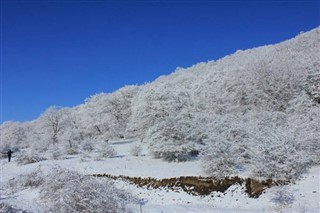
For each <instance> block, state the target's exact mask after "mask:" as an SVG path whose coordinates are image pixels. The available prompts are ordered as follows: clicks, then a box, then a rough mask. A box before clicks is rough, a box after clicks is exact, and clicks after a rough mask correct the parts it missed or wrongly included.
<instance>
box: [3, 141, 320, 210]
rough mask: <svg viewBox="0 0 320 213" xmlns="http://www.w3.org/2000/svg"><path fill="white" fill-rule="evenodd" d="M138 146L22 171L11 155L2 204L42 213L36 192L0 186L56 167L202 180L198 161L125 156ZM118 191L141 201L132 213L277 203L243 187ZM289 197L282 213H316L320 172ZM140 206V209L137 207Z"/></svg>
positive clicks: (261, 207)
mask: <svg viewBox="0 0 320 213" xmlns="http://www.w3.org/2000/svg"><path fill="white" fill-rule="evenodd" d="M135 143H139V142H138V141H133V140H130V141H126V142H124V141H118V142H110V144H111V146H113V147H114V148H115V149H116V151H117V153H118V157H115V158H106V159H102V160H100V161H95V160H94V156H95V154H96V153H94V152H93V153H90V154H89V156H90V157H88V159H87V161H85V162H84V161H82V160H81V155H75V156H72V157H69V158H67V159H61V160H46V161H41V162H38V163H34V164H27V165H23V166H19V165H17V163H16V162H15V156H14V157H13V159H12V162H10V163H8V162H7V160H6V159H2V160H1V161H0V163H1V189H2V190H1V201H3V202H5V203H9V204H10V205H12V206H13V207H15V208H16V209H24V210H29V211H31V212H45V208H44V207H43V205H42V204H41V203H40V201H39V199H37V198H38V195H39V193H38V190H37V189H33V188H29V189H26V190H23V191H19V192H17V193H15V194H13V195H7V193H5V192H6V191H8V190H9V189H7V188H6V187H5V183H6V182H7V181H8V180H10V179H11V178H13V177H17V176H18V175H21V174H28V173H30V172H31V171H34V170H35V169H37V168H39V167H40V168H42V169H43V170H45V171H48V170H50V169H51V168H52V167H53V166H55V165H59V166H61V167H63V168H68V169H70V170H73V171H77V172H80V173H82V174H101V173H107V174H113V175H127V176H132V177H155V178H159V179H160V178H165V177H176V176H187V175H190V176H201V175H203V172H202V171H201V169H200V168H201V166H200V165H199V160H194V161H190V162H179V163H178V162H165V161H162V160H160V159H152V158H151V156H150V155H148V153H147V152H146V149H145V148H146V147H143V148H144V152H143V153H144V154H143V156H138V157H135V156H132V155H130V151H129V150H130V147H131V146H132V145H133V144H135ZM114 184H115V186H116V187H117V188H120V189H124V190H126V191H127V192H128V193H131V194H132V195H133V196H135V197H137V198H138V199H140V201H141V202H136V203H133V204H131V205H130V208H131V209H132V210H133V212H137V213H138V212H140V207H141V208H142V212H150V213H153V212H154V213H156V212H159V213H160V212H170V213H185V212H190V213H191V212H203V213H206V212H240V213H242V212H274V211H278V209H277V204H276V203H274V202H273V201H272V197H273V195H274V191H275V190H276V188H277V187H274V188H270V189H267V190H266V191H265V193H263V194H262V195H261V196H260V197H259V198H258V199H254V198H249V197H248V196H247V194H246V193H244V189H243V186H240V185H233V186H231V187H230V188H229V189H228V190H227V191H226V192H225V193H220V192H214V193H211V194H210V195H208V196H194V195H190V194H187V193H186V192H184V191H172V190H170V189H163V188H162V189H147V188H143V187H138V186H136V185H132V184H129V183H127V182H124V181H121V180H115V181H114ZM289 188H290V192H292V193H293V197H294V202H293V204H292V205H290V206H287V207H286V209H285V211H283V212H319V210H320V207H319V200H320V194H319V193H320V167H319V166H317V167H313V168H311V169H310V170H309V171H308V173H306V174H304V175H303V176H302V177H301V178H300V179H299V180H298V181H296V183H292V184H290V185H289ZM140 204H142V205H141V206H140Z"/></svg>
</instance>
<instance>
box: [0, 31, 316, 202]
mask: <svg viewBox="0 0 320 213" xmlns="http://www.w3.org/2000/svg"><path fill="white" fill-rule="evenodd" d="M319 124H320V28H319V27H318V28H316V29H314V30H312V31H309V32H306V33H301V34H299V35H297V36H296V37H295V38H293V39H290V40H287V41H284V42H282V43H279V44H276V45H267V46H262V47H258V48H254V49H249V50H238V51H237V52H235V53H234V54H232V55H229V56H226V57H224V58H222V59H220V60H217V61H209V62H202V63H199V64H196V65H194V66H192V67H189V68H177V69H176V70H175V71H174V72H173V73H172V74H170V75H168V76H160V77H159V78H157V79H156V80H154V81H153V82H149V83H146V84H144V85H132V86H125V87H123V88H120V89H119V90H117V91H115V92H113V93H108V94H106V93H100V94H96V95H93V96H92V97H90V98H87V99H86V100H85V102H84V103H83V104H81V105H79V106H76V107H72V108H66V107H56V106H52V107H49V108H48V109H47V110H46V111H45V112H44V113H43V114H42V115H41V116H39V118H38V119H36V120H33V121H30V122H13V121H8V122H5V123H3V124H2V125H1V126H0V128H1V147H0V149H1V151H2V152H3V153H5V152H6V151H7V150H9V149H11V150H12V151H13V152H14V153H15V155H16V156H17V159H16V162H17V163H18V164H19V165H25V164H29V163H34V162H38V161H41V160H45V159H55V160H56V159H62V158H64V157H65V156H70V155H77V154H83V153H90V152H93V151H96V152H98V153H99V156H98V157H100V158H108V157H113V156H115V155H116V151H115V150H114V149H113V148H112V146H110V144H109V142H110V141H114V140H118V139H135V140H138V141H139V143H138V144H137V145H136V146H135V147H132V150H131V151H132V153H133V155H135V156H139V154H140V153H141V146H145V147H148V152H149V153H150V155H152V157H153V158H155V159H158V158H159V159H162V160H163V161H170V162H171V161H174V162H181V161H183V162H185V161H193V160H199V162H200V165H201V167H202V171H203V172H204V174H206V175H207V176H213V177H217V178H224V177H227V176H246V177H250V178H257V179H268V178H272V179H279V180H296V179H297V178H298V177H300V176H301V175H302V174H304V173H305V171H306V170H307V169H308V168H311V167H312V166H314V165H319V164H320V156H319V153H320V125H319ZM73 175H74V174H73ZM118 193H120V192H118ZM120 197H121V196H120Z"/></svg>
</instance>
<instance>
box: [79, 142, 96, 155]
mask: <svg viewBox="0 0 320 213" xmlns="http://www.w3.org/2000/svg"><path fill="white" fill-rule="evenodd" d="M81 148H82V150H84V151H86V152H92V151H93V150H94V143H93V142H92V141H89V140H87V141H84V142H83V143H82V146H81Z"/></svg>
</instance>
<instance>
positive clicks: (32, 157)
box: [15, 152, 47, 165]
mask: <svg viewBox="0 0 320 213" xmlns="http://www.w3.org/2000/svg"><path fill="white" fill-rule="evenodd" d="M43 160H47V159H46V158H45V157H41V156H39V154H37V153H30V152H29V153H28V152H20V153H18V154H17V157H16V159H15V161H16V162H17V164H18V165H26V164H30V163H37V162H40V161H43Z"/></svg>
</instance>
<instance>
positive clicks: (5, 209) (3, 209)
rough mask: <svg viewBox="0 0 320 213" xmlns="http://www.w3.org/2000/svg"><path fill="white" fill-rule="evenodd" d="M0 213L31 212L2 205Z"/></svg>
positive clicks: (0, 205) (5, 204)
mask: <svg viewBox="0 0 320 213" xmlns="http://www.w3.org/2000/svg"><path fill="white" fill-rule="evenodd" d="M0 212H5V213H31V212H30V211H27V210H22V209H16V208H14V207H13V206H11V205H9V204H7V203H2V202H1V203H0Z"/></svg>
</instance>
